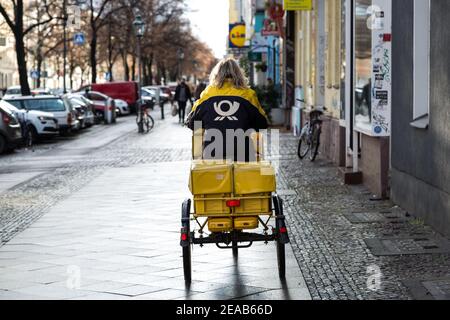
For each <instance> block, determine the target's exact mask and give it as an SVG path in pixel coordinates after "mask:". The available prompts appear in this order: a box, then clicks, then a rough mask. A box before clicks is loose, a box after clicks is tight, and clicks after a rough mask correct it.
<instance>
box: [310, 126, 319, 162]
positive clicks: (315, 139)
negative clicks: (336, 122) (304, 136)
mask: <svg viewBox="0 0 450 320" xmlns="http://www.w3.org/2000/svg"><path fill="white" fill-rule="evenodd" d="M320 134H321V130H320V126H319V125H317V124H316V125H315V126H314V128H313V132H312V135H311V136H312V139H311V150H310V151H311V152H310V155H309V160H311V162H314V161H316V158H317V155H318V154H319V147H320Z"/></svg>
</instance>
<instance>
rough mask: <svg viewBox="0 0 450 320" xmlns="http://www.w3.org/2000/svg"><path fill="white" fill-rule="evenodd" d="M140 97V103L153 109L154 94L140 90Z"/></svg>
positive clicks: (144, 89) (143, 89) (150, 90)
mask: <svg viewBox="0 0 450 320" xmlns="http://www.w3.org/2000/svg"><path fill="white" fill-rule="evenodd" d="M141 96H142V103H143V104H145V105H147V106H148V107H149V108H152V109H153V107H154V106H155V103H156V92H155V91H154V90H152V89H148V88H142V89H141Z"/></svg>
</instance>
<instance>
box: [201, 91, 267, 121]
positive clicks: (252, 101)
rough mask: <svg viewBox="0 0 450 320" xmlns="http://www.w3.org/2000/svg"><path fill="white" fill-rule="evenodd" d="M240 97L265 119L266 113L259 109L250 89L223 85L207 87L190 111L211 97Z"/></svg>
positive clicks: (259, 105)
mask: <svg viewBox="0 0 450 320" xmlns="http://www.w3.org/2000/svg"><path fill="white" fill-rule="evenodd" d="M217 96H220V97H240V98H242V99H245V100H247V101H248V102H249V103H250V104H251V105H252V106H254V107H255V108H257V109H258V111H259V112H260V113H261V114H262V115H263V116H264V117H266V118H267V115H266V112H265V111H264V109H263V108H262V107H261V104H260V103H259V100H258V97H257V95H256V92H255V91H254V90H252V89H250V88H247V89H238V88H235V87H233V86H232V85H229V84H225V85H224V86H223V87H222V88H217V87H213V86H208V87H207V88H206V89H205V90H204V91H203V92H202V94H201V96H200V99H198V100H197V101H196V102H195V104H194V106H193V107H192V111H193V112H195V110H196V109H197V108H198V107H199V106H200V105H201V104H202V103H204V102H205V101H207V100H209V99H211V98H213V97H217Z"/></svg>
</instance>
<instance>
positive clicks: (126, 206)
mask: <svg viewBox="0 0 450 320" xmlns="http://www.w3.org/2000/svg"><path fill="white" fill-rule="evenodd" d="M123 121H125V122H124V123H122V124H119V125H118V126H117V127H111V128H110V129H108V130H110V131H108V132H115V133H120V134H121V136H122V138H120V139H115V138H114V137H113V136H111V137H109V138H108V139H106V140H104V141H99V140H100V139H104V137H103V135H102V137H98V136H96V134H95V133H92V137H91V138H92V139H90V138H89V137H88V139H87V140H84V141H85V143H83V139H82V138H80V139H78V140H73V141H71V142H70V143H63V144H58V143H57V144H56V145H55V146H54V147H53V148H51V149H49V150H40V151H37V152H36V154H34V155H28V154H26V155H23V156H20V155H11V156H10V157H7V158H6V161H9V164H5V163H6V162H3V163H2V164H3V165H2V164H0V179H1V178H2V177H3V178H4V177H5V176H7V177H8V179H9V180H8V179H4V180H5V181H6V184H4V185H6V187H4V188H3V189H4V190H3V192H2V193H1V194H0V201H1V203H2V210H1V216H0V230H1V232H2V242H3V246H2V247H1V248H0V299H193V300H196V299H310V295H309V292H308V289H307V288H306V284H305V282H304V280H303V277H302V274H301V271H300V268H299V267H298V263H297V261H296V259H295V256H294V253H293V250H292V249H291V247H287V280H286V281H285V282H281V281H280V280H279V279H278V273H277V265H276V252H275V246H274V244H273V243H271V244H269V245H267V246H266V245H264V244H259V245H255V246H254V247H252V248H250V249H246V250H245V251H244V250H242V253H241V254H240V255H239V258H238V260H234V259H233V258H232V254H231V252H229V251H223V250H219V249H217V248H216V247H215V246H206V247H204V248H199V247H194V249H193V283H192V285H191V286H190V287H189V288H186V286H185V283H184V279H183V269H182V259H181V249H180V247H179V229H180V207H181V202H182V201H183V200H184V198H186V197H188V196H189V191H188V190H187V181H188V174H189V164H190V141H191V138H190V133H189V131H188V130H187V129H184V128H181V127H180V126H179V125H178V124H176V123H174V122H173V120H172V119H170V118H169V119H168V120H167V121H165V122H164V123H163V122H161V121H158V122H157V124H156V128H155V131H153V132H152V133H151V134H149V135H146V136H140V135H138V134H137V133H135V131H136V130H135V128H134V127H135V124H134V119H131V118H130V119H128V120H123ZM106 133H107V131H105V134H106ZM86 141H89V143H86ZM105 143H106V144H105ZM11 158H14V160H11ZM11 166H14V168H13V169H11ZM8 168H9V169H8ZM30 168H34V169H30ZM8 170H9V171H8ZM13 170H20V172H21V174H22V176H21V177H20V179H21V180H23V181H22V182H21V183H20V184H19V185H17V186H12V185H13V184H14V182H13V180H14V179H12V178H11V176H10V173H8V172H10V171H13ZM30 171H31V172H30ZM2 173H3V174H2ZM16 182H17V181H16Z"/></svg>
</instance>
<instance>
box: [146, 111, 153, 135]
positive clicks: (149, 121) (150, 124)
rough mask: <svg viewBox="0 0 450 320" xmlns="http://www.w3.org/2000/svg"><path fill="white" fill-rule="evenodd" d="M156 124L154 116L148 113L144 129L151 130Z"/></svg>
mask: <svg viewBox="0 0 450 320" xmlns="http://www.w3.org/2000/svg"><path fill="white" fill-rule="evenodd" d="M154 126H155V121H154V120H153V118H152V116H150V115H147V117H145V121H144V129H145V132H147V133H148V132H150V130H152V129H153V127H154Z"/></svg>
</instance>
